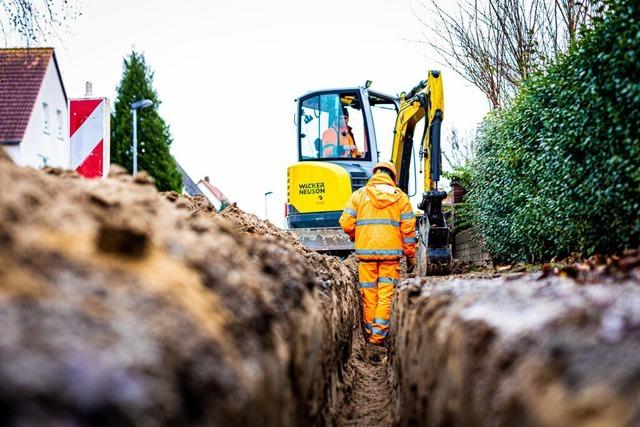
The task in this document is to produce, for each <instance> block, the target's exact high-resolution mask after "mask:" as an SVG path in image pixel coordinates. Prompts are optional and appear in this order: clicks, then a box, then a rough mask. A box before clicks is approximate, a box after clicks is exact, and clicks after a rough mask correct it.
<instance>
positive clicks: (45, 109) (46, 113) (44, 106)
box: [42, 102, 49, 133]
mask: <svg viewBox="0 0 640 427" xmlns="http://www.w3.org/2000/svg"><path fill="white" fill-rule="evenodd" d="M42 115H43V119H44V122H43V131H44V133H49V104H47V103H46V102H43V103H42Z"/></svg>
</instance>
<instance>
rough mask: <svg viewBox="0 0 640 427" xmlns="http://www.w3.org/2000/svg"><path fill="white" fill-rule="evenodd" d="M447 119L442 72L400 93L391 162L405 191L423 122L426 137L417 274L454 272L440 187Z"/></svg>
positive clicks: (422, 148)
mask: <svg viewBox="0 0 640 427" xmlns="http://www.w3.org/2000/svg"><path fill="white" fill-rule="evenodd" d="M443 119H444V94H443V85H442V76H441V74H440V72H439V71H430V72H429V75H428V76H427V80H425V81H422V82H420V83H419V84H418V85H417V86H415V87H414V88H413V89H411V91H409V93H401V94H400V111H399V113H398V118H397V120H396V125H395V129H394V137H393V149H392V151H393V152H392V155H391V161H392V162H393V163H394V165H395V166H396V172H397V174H398V186H399V187H400V188H401V189H402V190H403V191H405V192H407V190H408V186H409V172H410V164H411V158H412V156H411V153H412V150H413V146H414V132H415V129H416V125H417V124H418V123H419V122H421V121H422V120H424V121H425V123H424V131H423V135H422V137H421V139H420V145H419V147H420V148H419V162H420V169H421V172H422V174H423V192H422V201H421V202H420V203H419V204H418V208H419V209H421V210H422V211H423V212H424V214H423V215H421V216H419V219H418V221H417V235H418V248H417V257H418V259H417V272H416V273H417V275H420V276H425V275H427V274H429V275H431V274H448V273H450V272H451V241H450V240H451V238H450V230H449V227H448V225H447V222H446V219H445V215H444V212H443V211H442V201H443V200H444V198H445V197H446V196H447V193H446V192H445V191H441V190H439V188H438V181H440V174H441V172H442V149H441V143H440V142H441V140H440V128H441V125H442V120H443Z"/></svg>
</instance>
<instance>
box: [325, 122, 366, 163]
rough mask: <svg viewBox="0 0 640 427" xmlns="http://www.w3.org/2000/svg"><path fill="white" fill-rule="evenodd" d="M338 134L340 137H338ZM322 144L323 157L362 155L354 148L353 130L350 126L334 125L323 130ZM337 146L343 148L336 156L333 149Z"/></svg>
mask: <svg viewBox="0 0 640 427" xmlns="http://www.w3.org/2000/svg"><path fill="white" fill-rule="evenodd" d="M338 136H339V137H340V138H338ZM338 140H339V142H338ZM322 144H323V148H322V156H323V157H360V156H361V155H362V153H360V152H359V151H358V149H357V148H356V142H355V140H354V139H353V132H351V128H349V127H341V128H339V129H338V128H337V127H336V126H334V127H331V128H329V129H327V130H325V131H324V132H323V133H322ZM337 147H341V148H343V150H341V151H340V154H339V156H336V155H335V151H334V150H335V149H336V148H337Z"/></svg>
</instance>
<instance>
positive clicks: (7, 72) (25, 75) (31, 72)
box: [0, 48, 64, 144]
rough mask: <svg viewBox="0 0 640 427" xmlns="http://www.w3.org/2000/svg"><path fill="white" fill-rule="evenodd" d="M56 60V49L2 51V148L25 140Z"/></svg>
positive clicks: (0, 111)
mask: <svg viewBox="0 0 640 427" xmlns="http://www.w3.org/2000/svg"><path fill="white" fill-rule="evenodd" d="M52 57H54V58H55V56H54V52H53V48H28V49H0V144H18V143H20V141H21V140H22V137H23V136H24V132H25V131H26V129H27V125H28V123H29V117H30V116H31V111H32V110H33V105H34V103H35V102H36V98H37V96H38V93H39V92H40V87H41V86H42V81H43V79H44V76H45V74H46V71H47V66H48V65H49V61H50V60H51V58H52ZM54 61H55V59H54ZM56 66H57V64H56ZM63 90H64V88H63Z"/></svg>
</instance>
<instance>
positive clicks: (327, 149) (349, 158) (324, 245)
mask: <svg viewBox="0 0 640 427" xmlns="http://www.w3.org/2000/svg"><path fill="white" fill-rule="evenodd" d="M369 85H370V83H369V82H367V84H366V85H365V86H362V87H355V88H343V89H330V90H322V91H316V92H310V93H307V94H306V95H304V96H302V97H300V98H299V99H297V100H296V101H297V107H298V108H297V113H296V125H297V134H298V162H297V163H295V164H294V165H292V166H290V167H289V168H288V170H287V212H286V217H287V226H288V228H289V230H290V231H291V232H293V233H294V234H296V235H297V236H298V238H299V239H300V240H301V241H302V243H303V244H304V245H306V246H307V247H310V248H312V249H315V250H318V251H323V252H331V253H345V252H348V251H352V250H353V243H352V242H351V241H349V238H348V236H347V235H346V234H344V233H343V232H342V229H341V228H340V225H339V223H338V219H339V218H340V215H341V214H342V211H343V209H344V207H345V206H346V204H347V200H348V199H349V197H350V196H351V193H352V192H354V191H355V190H357V189H359V188H361V187H363V186H364V185H365V184H366V183H367V181H368V180H369V178H370V177H371V171H372V169H373V166H374V165H375V164H376V162H378V160H379V159H380V154H381V153H380V152H379V151H378V144H377V140H376V128H375V126H374V122H373V120H374V117H373V113H372V109H374V110H376V109H383V110H385V111H387V112H390V113H391V114H393V115H394V116H395V115H396V114H397V112H398V109H399V100H398V98H397V97H394V96H390V95H385V94H382V93H378V92H374V91H371V90H369ZM386 131H387V132H388V134H389V135H390V134H391V129H386ZM387 156H388V154H386V155H385V156H384V157H385V158H386V157H387Z"/></svg>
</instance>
